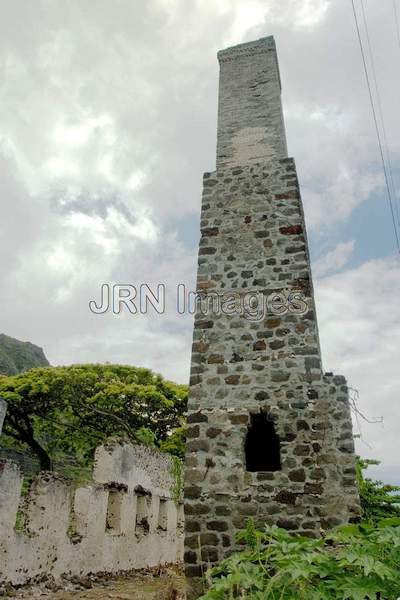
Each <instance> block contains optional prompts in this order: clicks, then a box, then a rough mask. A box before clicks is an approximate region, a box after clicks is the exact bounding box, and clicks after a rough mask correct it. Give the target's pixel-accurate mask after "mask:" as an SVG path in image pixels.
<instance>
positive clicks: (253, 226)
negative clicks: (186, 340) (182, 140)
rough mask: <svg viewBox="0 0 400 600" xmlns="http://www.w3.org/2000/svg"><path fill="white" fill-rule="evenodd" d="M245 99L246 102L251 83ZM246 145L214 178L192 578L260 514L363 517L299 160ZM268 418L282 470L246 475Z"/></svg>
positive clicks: (198, 345) (240, 71) (194, 414)
mask: <svg viewBox="0 0 400 600" xmlns="http://www.w3.org/2000/svg"><path fill="white" fill-rule="evenodd" d="M268 39H269V38H268ZM255 44H256V45H257V44H259V42H256V43H255ZM238 48H239V49H240V48H241V46H239V47H238ZM229 53H230V58H231V59H232V61H233V62H234V61H235V60H239V62H237V63H236V66H237V71H236V80H235V83H234V84H232V85H234V86H236V87H237V88H240V87H241V86H242V87H244V88H246V86H248V83H249V82H248V76H247V72H246V71H247V69H246V65H245V64H242V65H241V67H239V64H240V61H241V58H240V56H239V58H238V57H237V53H236V52H235V49H230V50H229V51H228V58H229ZM239 55H240V53H239ZM264 68H266V69H267V71H268V69H270V68H271V69H272V70H273V72H274V73H275V70H276V66H274V65H272V66H271V65H269V63H268V64H264ZM268 75H269V71H268ZM258 76H259V77H261V76H262V74H261V72H260V73H259V75H258ZM264 76H265V74H264ZM221 77H222V78H223V77H224V75H223V73H221ZM223 81H224V79H223ZM224 85H225V84H224ZM226 85H227V83H226ZM275 85H277V83H276V81H275ZM224 95H225V96H226V97H228V96H229V95H227V94H226V93H225V92H223V96H224ZM238 95H239V100H238V101H239V103H240V102H241V100H240V98H242V97H243V96H246V91H242V93H239V94H238ZM220 102H221V96H220ZM248 110H250V108H248ZM220 112H221V111H220ZM244 121H246V118H245V117H244ZM230 131H231V130H230V127H228V128H227V130H226V131H225V134H226V135H228V137H229V132H230ZM275 131H276V130H275ZM221 135H224V134H223V131H222V129H221V130H220V129H219V136H221ZM281 142H282V144H283V142H284V138H282V139H281ZM241 143H243V145H244V146H245V147H246V146H247V148H246V151H245V152H244V154H243V155H242V160H243V163H242V164H241V165H234V166H233V165H232V164H231V163H230V161H227V164H223V162H221V161H219V160H218V158H217V170H216V171H215V172H213V173H206V174H205V175H204V187H203V202H202V214H201V240H200V247H199V259H198V278H197V291H198V294H199V302H198V305H197V312H196V316H195V324H194V334H193V347H192V366H191V378H190V396H189V408H188V434H187V437H188V441H187V451H186V475H185V479H186V483H185V517H186V540H185V562H186V572H187V575H188V577H189V578H196V577H199V576H200V575H201V574H202V572H203V571H204V569H205V568H206V567H207V566H208V565H209V564H214V563H216V562H218V561H219V560H221V559H222V558H224V557H225V556H227V555H228V554H229V553H231V552H232V551H234V550H236V549H238V546H237V545H236V542H235V534H236V532H237V531H238V530H240V529H243V528H244V527H245V524H246V519H247V518H248V517H250V516H251V517H253V518H254V519H255V522H256V524H257V525H259V526H260V527H262V526H263V525H264V524H265V523H268V524H277V525H278V526H280V527H283V528H285V529H288V530H290V531H294V532H301V533H302V534H303V535H307V536H312V537H317V536H319V535H321V533H322V532H323V531H325V530H326V529H329V528H330V527H332V526H335V525H338V524H341V523H345V522H347V521H349V520H352V519H356V518H357V517H358V515H359V497H358V490H357V486H356V476H355V475H356V473H355V455H354V443H353V437H352V422H351V414H350V405H349V398H348V389H347V385H346V380H345V378H344V377H342V376H334V375H332V374H324V373H323V370H322V365H321V353H320V345H319V336H318V326H317V320H316V312H315V306H314V294H313V287H312V278H311V269H310V261H309V255H308V244H307V237H306V230H305V222H304V215H303V209H302V202H301V197H300V190H299V184H298V179H297V174H296V167H295V163H294V160H293V159H291V158H286V157H284V158H278V157H276V156H271V155H269V154H268V152H269V151H266V155H265V157H264V159H263V160H260V159H259V158H258V149H257V148H254V147H253V149H252V150H249V146H248V144H247V142H246V140H242V142H241ZM277 147H278V146H276V148H277ZM247 151H249V152H250V155H248V154H247ZM252 153H253V154H252ZM239 154H240V153H239ZM238 156H239V155H238ZM246 157H247V158H246ZM260 413H264V414H265V415H267V416H268V418H269V420H270V421H271V422H272V423H273V424H274V428H275V432H276V434H277V435H278V438H279V448H280V462H281V468H280V469H279V470H265V471H256V472H252V471H250V469H249V470H248V469H247V465H246V457H245V441H246V437H247V436H248V432H249V426H250V423H251V418H252V415H257V414H260ZM265 444H266V446H265V447H267V444H268V440H267V439H266V440H265ZM261 452H263V451H262V449H261ZM265 452H267V450H265Z"/></svg>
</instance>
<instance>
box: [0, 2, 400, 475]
mask: <svg viewBox="0 0 400 600" xmlns="http://www.w3.org/2000/svg"><path fill="white" fill-rule="evenodd" d="M357 6H359V4H358V3H357ZM365 6H366V11H367V19H368V23H369V27H370V36H371V43H372V47H373V51H374V59H375V67H376V75H377V79H378V84H379V90H380V95H381V100H382V107H383V113H384V116H385V120H386V129H387V137H388V146H389V147H390V152H391V160H392V164H393V169H394V175H395V184H396V186H397V188H398V183H399V181H400V141H399V140H400V136H399V131H400V127H399V125H400V112H399V110H398V107H399V105H400V97H399V96H400V80H399V77H398V73H399V68H400V47H399V45H398V40H397V37H396V25H395V21H394V14H393V4H392V0H381V1H380V2H376V0H365ZM0 11H1V15H0V186H1V196H0V197H1V220H0V248H1V262H0V277H1V297H0V303H1V306H0V308H1V312H0V332H4V333H6V334H8V335H11V336H13V337H16V338H19V339H21V340H30V341H32V342H33V343H35V344H38V345H40V346H42V347H43V348H44V350H45V353H46V355H47V357H48V359H49V360H50V362H51V363H52V364H54V365H56V364H69V363H72V362H104V361H110V362H123V363H128V364H134V365H143V366H148V367H150V368H152V369H154V370H156V371H159V372H161V373H162V374H163V375H164V376H166V377H168V378H171V379H174V380H176V381H179V382H186V381H187V379H188V370H189V362H190V343H191V335H192V320H191V317H188V316H180V315H177V313H176V310H175V308H174V298H173V297H174V289H175V286H176V284H177V283H184V284H185V285H187V287H188V288H192V287H193V282H194V278H195V271H196V254H197V243H198V228H199V209H200V198H201V184H202V173H203V172H204V171H211V170H213V169H214V168H215V144H216V111H217V84H218V63H217V60H216V52H217V50H219V49H221V48H224V47H226V46H229V45H234V44H237V43H240V42H243V41H248V40H252V39H256V38H259V37H263V36H265V35H270V34H272V35H274V36H275V39H276V43H277V48H278V55H279V62H280V69H281V78H282V85H283V104H284V112H285V118H286V129H287V137H288V147H289V155H290V156H294V157H295V158H296V162H297V167H298V174H299V179H300V183H301V186H302V195H303V201H304V205H305V211H306V219H307V227H308V233H309V238H310V244H311V251H312V258H313V265H312V266H313V273H314V279H315V287H316V296H317V310H318V317H319V324H320V333H321V343H322V351H323V360H324V368H325V370H327V371H335V372H337V373H340V374H344V375H346V377H347V378H348V381H349V384H350V385H351V386H352V387H353V388H355V389H357V390H358V391H359V401H358V403H359V404H358V405H359V408H360V410H361V411H362V412H363V413H364V414H365V415H366V416H368V417H369V418H371V419H374V418H377V417H383V419H384V420H383V423H381V424H373V425H372V424H367V423H361V426H362V435H363V441H360V442H359V443H358V449H359V451H360V453H362V454H363V455H364V456H370V457H375V458H378V459H380V460H382V461H383V462H384V465H383V466H382V467H381V468H380V469H378V470H377V471H376V473H378V474H379V475H381V476H382V477H384V478H390V479H391V480H392V481H397V482H398V483H400V474H399V470H400V469H399V463H400V458H399V454H400V452H399V449H400V445H399V441H398V436H399V434H398V426H399V417H400V408H399V391H400V368H399V362H400V361H399V343H400V318H399V299H400V277H399V275H400V265H399V260H398V258H396V251H395V242H394V235H393V230H392V223H391V219H390V212H389V209H388V205H387V199H386V196H385V188H384V185H383V183H384V180H383V176H382V168H381V165H380V162H379V160H380V158H379V151H378V146H377V141H376V136H375V132H374V127H373V120H372V115H371V108H370V105H369V99H368V95H367V89H366V84H365V78H364V74H363V71H362V62H361V57H360V51H359V47H358V41H357V37H356V31H355V26H354V21H353V15H352V10H351V2H350V0H334V1H333V0H331V1H330V0H303V1H300V0H247V1H245V0H146V2H143V1H139V0H112V1H110V0H95V1H93V2H83V1H82V0H69V1H68V2H54V1H52V0H35V2H32V0H13V1H12V0H3V1H2V3H1V8H0ZM397 191H398V192H399V190H397ZM102 283H121V284H125V283H131V284H134V285H139V284H141V283H149V284H156V283H164V284H165V285H166V288H167V296H168V297H167V300H168V302H169V304H167V313H166V314H165V315H162V316H155V315H154V313H152V314H151V315H150V316H145V315H139V316H138V315H136V316H134V315H128V314H126V313H123V314H121V315H114V314H112V313H109V314H105V315H94V314H92V313H91V312H90V311H89V308H88V302H89V300H90V299H92V298H98V296H99V290H100V285H101V284H102ZM356 429H357V426H356Z"/></svg>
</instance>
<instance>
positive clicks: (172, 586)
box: [1, 569, 185, 600]
mask: <svg viewBox="0 0 400 600" xmlns="http://www.w3.org/2000/svg"><path fill="white" fill-rule="evenodd" d="M184 588H185V585H184V578H183V576H182V575H181V573H180V572H179V571H177V570H174V569H168V570H166V571H164V572H162V573H160V574H158V573H152V574H136V575H131V576H123V577H118V578H112V579H111V578H110V579H108V578H93V579H92V578H81V579H77V578H76V579H74V580H73V581H62V582H60V583H57V584H56V583H49V582H44V583H40V584H37V585H35V586H33V587H24V588H19V589H7V590H4V592H3V594H1V597H2V598H18V599H21V600H22V599H23V600H110V599H112V598H114V600H184V598H185V593H184Z"/></svg>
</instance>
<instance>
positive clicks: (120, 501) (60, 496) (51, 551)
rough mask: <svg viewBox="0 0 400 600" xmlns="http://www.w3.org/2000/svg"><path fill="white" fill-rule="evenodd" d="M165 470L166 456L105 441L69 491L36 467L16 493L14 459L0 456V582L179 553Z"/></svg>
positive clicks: (176, 516) (113, 567)
mask: <svg viewBox="0 0 400 600" xmlns="http://www.w3.org/2000/svg"><path fill="white" fill-rule="evenodd" d="M173 472H174V469H173V461H172V459H171V457H168V456H166V455H163V454H160V453H158V452H155V451H153V450H150V449H148V448H147V447H144V446H131V445H129V444H127V443H124V442H112V443H110V444H108V445H104V446H100V447H99V448H98V449H97V451H96V457H95V467H94V471H93V483H92V484H90V485H87V486H85V487H80V488H78V489H77V490H76V491H75V493H74V494H72V492H71V488H70V485H69V484H68V483H67V482H66V481H65V480H64V479H62V478H60V477H58V476H57V475H56V474H53V473H41V474H40V475H39V476H38V477H37V478H36V479H35V481H34V482H33V484H32V487H31V489H30V492H29V494H28V496H27V497H25V498H21V484H22V477H21V474H20V471H19V468H18V466H17V465H16V464H15V463H12V462H10V461H2V462H0V583H5V582H10V583H12V584H23V583H27V582H29V581H30V580H32V579H34V578H35V577H41V576H43V575H47V576H49V575H50V576H54V577H55V578H57V577H59V576H61V575H67V576H71V575H78V576H81V575H86V574H88V573H101V572H106V573H116V572H119V571H130V570H132V569H141V568H145V567H151V566H156V565H162V564H166V563H175V562H177V561H179V560H181V559H182V554H183V527H184V524H183V509H182V505H181V503H180V501H179V500H178V497H177V496H176V494H177V487H176V480H175V477H174V475H173ZM175 496H176V497H175Z"/></svg>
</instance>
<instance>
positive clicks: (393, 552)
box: [201, 519, 400, 600]
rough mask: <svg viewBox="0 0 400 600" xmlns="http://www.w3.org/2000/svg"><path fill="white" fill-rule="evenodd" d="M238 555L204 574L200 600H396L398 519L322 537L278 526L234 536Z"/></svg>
mask: <svg viewBox="0 0 400 600" xmlns="http://www.w3.org/2000/svg"><path fill="white" fill-rule="evenodd" d="M239 539H240V540H242V541H244V542H245V543H246V548H245V550H243V551H242V552H239V553H236V554H234V555H232V556H231V557H229V558H228V559H226V560H224V561H223V562H222V563H221V564H220V565H218V566H217V567H215V568H214V569H212V570H211V571H210V572H208V574H207V577H208V581H209V589H208V591H207V592H206V593H205V594H204V595H203V596H202V597H201V598H202V600H225V599H226V600H228V599H233V598H241V599H242V600H266V599H269V600H331V599H332V600H334V599H337V600H339V599H340V600H366V599H369V600H372V599H378V598H381V599H386V600H395V599H396V598H397V597H398V596H400V571H399V564H400V519H389V520H386V521H385V520H384V521H381V522H380V524H379V525H378V526H373V525H371V524H360V525H347V526H343V527H340V528H337V529H336V530H333V531H332V532H330V533H329V534H327V535H326V537H325V538H324V539H318V540H317V539H309V538H305V537H300V536H295V535H291V534H289V533H288V532H287V531H285V530H283V529H279V528H277V527H267V528H266V529H265V531H264V532H260V531H257V530H256V529H255V527H254V524H253V522H252V521H251V520H250V521H249V522H248V525H247V529H246V531H244V532H242V533H241V534H239Z"/></svg>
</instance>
